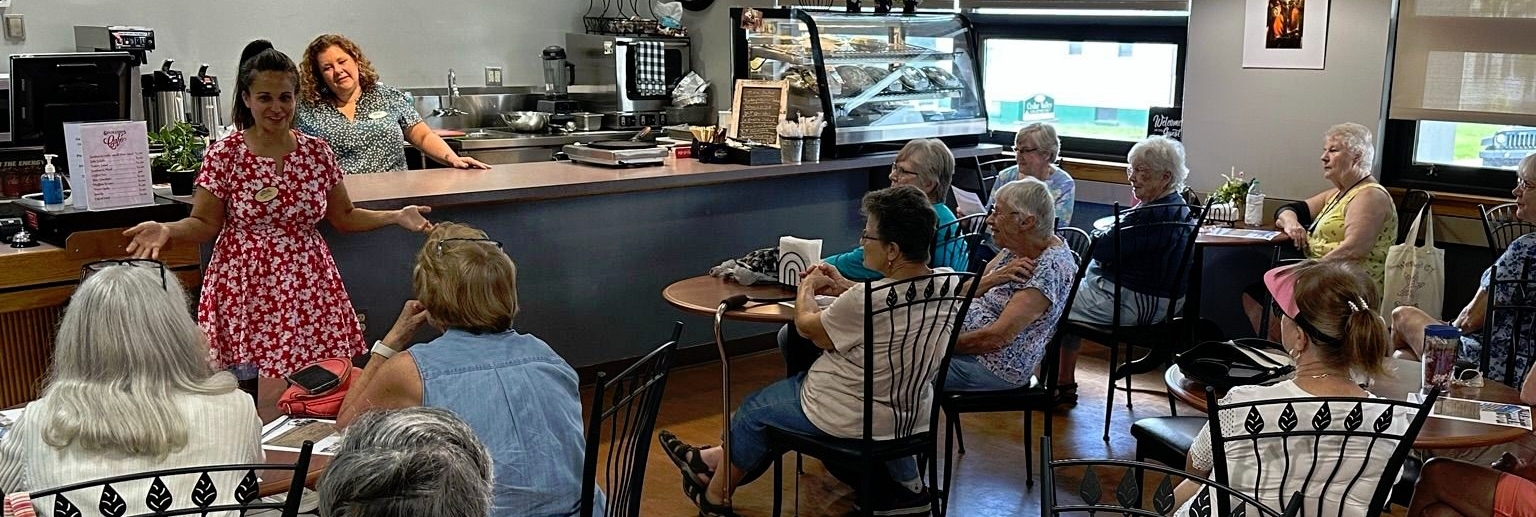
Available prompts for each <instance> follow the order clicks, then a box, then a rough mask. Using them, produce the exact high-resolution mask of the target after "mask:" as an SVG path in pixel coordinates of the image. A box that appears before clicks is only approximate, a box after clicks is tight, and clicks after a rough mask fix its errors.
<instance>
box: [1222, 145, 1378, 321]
mask: <svg viewBox="0 0 1536 517" xmlns="http://www.w3.org/2000/svg"><path fill="white" fill-rule="evenodd" d="M1375 152H1376V151H1375V147H1373V146H1372V144H1371V131H1370V130H1369V129H1366V128H1365V126H1362V125H1360V124H1354V123H1345V124H1339V125H1336V126H1333V127H1331V128H1328V131H1327V132H1326V133H1324V134H1323V155H1322V156H1321V160H1322V165H1323V179H1325V180H1328V183H1329V189H1328V190H1324V191H1322V192H1319V193H1317V195H1314V196H1312V197H1310V198H1307V199H1306V200H1305V201H1297V202H1294V203H1290V204H1287V205H1285V206H1282V207H1280V208H1279V209H1278V210H1276V211H1275V227H1276V228H1277V229H1279V230H1280V231H1282V232H1285V234H1286V235H1287V236H1289V237H1290V239H1291V243H1292V244H1294V245H1295V246H1296V249H1298V250H1300V251H1301V252H1302V254H1303V255H1304V256H1305V257H1306V258H1310V259H1320V260H1344V261H1349V262H1353V263H1356V264H1359V265H1360V267H1361V268H1363V269H1364V270H1365V272H1366V275H1367V276H1368V278H1370V280H1371V282H1372V283H1374V284H1376V290H1377V291H1378V292H1379V291H1381V289H1382V282H1383V281H1384V280H1385V275H1386V262H1387V248H1390V247H1392V243H1393V242H1394V241H1396V240H1397V212H1396V211H1394V210H1393V208H1392V195H1391V194H1389V193H1387V188H1386V187H1383V186H1381V184H1380V183H1377V182H1376V178H1375V177H1373V176H1371V162H1372V160H1373V159H1374V157H1375ZM1263 294H1264V293H1263V287H1262V286H1260V285H1258V284H1254V285H1252V286H1249V288H1248V289H1246V290H1245V297H1244V300H1243V307H1244V310H1245V311H1246V312H1247V313H1248V319H1249V320H1250V321H1251V322H1252V323H1253V325H1254V326H1255V328H1257V326H1258V322H1259V320H1260V316H1262V314H1263V311H1264V307H1263V305H1262V304H1261V303H1259V301H1258V300H1262V299H1263ZM1258 330H1260V332H1261V334H1262V335H1272V332H1273V327H1271V328H1270V329H1269V330H1265V329H1258Z"/></svg>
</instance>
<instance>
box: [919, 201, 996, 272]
mask: <svg viewBox="0 0 1536 517" xmlns="http://www.w3.org/2000/svg"><path fill="white" fill-rule="evenodd" d="M986 234H987V214H972V215H968V216H965V217H961V218H959V219H955V220H954V221H952V222H950V223H948V224H944V225H941V226H939V229H938V231H937V232H936V233H934V236H933V251H932V256H931V257H929V261H928V264H929V265H931V266H933V267H939V266H950V265H953V264H965V270H966V271H970V272H972V273H977V272H980V270H981V268H982V267H984V266H986V264H985V263H983V264H980V265H977V264H976V263H975V262H976V260H975V257H976V250H977V249H978V248H980V247H981V246H982V245H983V241H984V237H985V236H986Z"/></svg>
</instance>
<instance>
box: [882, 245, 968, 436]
mask: <svg viewBox="0 0 1536 517" xmlns="http://www.w3.org/2000/svg"><path fill="white" fill-rule="evenodd" d="M978 280H979V277H978V276H977V275H976V274H974V273H969V272H956V273H932V274H928V275H922V276H918V277H913V278H909V279H907V280H900V281H896V282H891V283H888V284H885V285H881V286H879V287H874V286H872V285H870V284H869V283H867V282H866V284H865V290H864V303H865V305H864V306H865V307H866V310H865V313H864V346H863V349H864V394H865V396H864V401H863V402H864V410H863V411H864V433H863V437H864V438H863V439H864V440H865V441H866V442H873V441H875V437H876V436H878V435H880V434H884V432H885V431H888V432H890V433H891V434H894V435H895V439H898V440H900V439H904V438H908V437H911V436H914V435H918V434H924V433H926V434H932V433H933V431H934V429H933V425H934V424H935V423H937V422H938V414H939V404H937V403H934V404H930V405H929V408H928V411H927V412H921V411H916V409H917V408H920V407H922V403H923V401H924V400H929V399H930V398H931V397H934V396H935V395H936V394H937V393H938V390H939V389H940V388H941V387H942V386H943V385H944V375H945V374H946V373H947V372H948V368H949V355H950V352H951V351H953V350H954V348H955V340H956V338H958V337H959V336H960V323H961V322H962V321H963V320H964V319H965V312H966V311H967V310H969V309H970V306H971V299H972V298H973V297H975V295H976V285H977V284H978V283H979V282H978ZM929 311H932V312H933V314H934V315H933V316H931V317H925V316H924V315H925V314H927V313H928V312H929ZM879 338H884V339H883V340H877V339H879ZM880 371H889V372H890V373H891V376H890V380H889V381H888V382H881V383H876V382H875V377H876V375H877V372H880ZM877 403H878V404H879V405H880V406H881V407H889V408H896V411H892V412H890V415H889V419H887V420H884V421H882V419H880V418H877V417H876V412H875V405H876V404H877ZM877 425H879V427H880V429H879V430H877V429H876V426H877ZM935 443H937V442H935Z"/></svg>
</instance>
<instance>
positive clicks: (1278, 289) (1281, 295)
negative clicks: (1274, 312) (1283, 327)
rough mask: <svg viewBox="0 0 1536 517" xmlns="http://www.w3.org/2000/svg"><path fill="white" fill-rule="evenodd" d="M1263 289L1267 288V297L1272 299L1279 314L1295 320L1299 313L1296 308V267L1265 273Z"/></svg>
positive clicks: (1275, 269)
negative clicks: (1282, 313)
mask: <svg viewBox="0 0 1536 517" xmlns="http://www.w3.org/2000/svg"><path fill="white" fill-rule="evenodd" d="M1264 287H1267V288H1269V295H1270V296H1272V297H1274V300H1275V304H1276V305H1279V306H1280V310H1281V312H1284V313H1285V315H1286V316H1287V317H1289V318H1291V319H1293V320H1294V319H1296V315H1297V314H1299V313H1300V312H1301V310H1300V309H1298V308H1296V266H1295V265H1290V266H1284V267H1277V268H1274V269H1271V270H1269V271H1267V272H1265V273H1264Z"/></svg>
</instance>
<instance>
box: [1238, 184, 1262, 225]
mask: <svg viewBox="0 0 1536 517" xmlns="http://www.w3.org/2000/svg"><path fill="white" fill-rule="evenodd" d="M1263 223H1264V193H1263V192H1259V180H1258V179H1254V180H1253V184H1252V185H1249V186H1248V197H1247V199H1245V200H1244V206H1243V224H1244V225H1247V226H1258V225H1260V224H1263Z"/></svg>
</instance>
